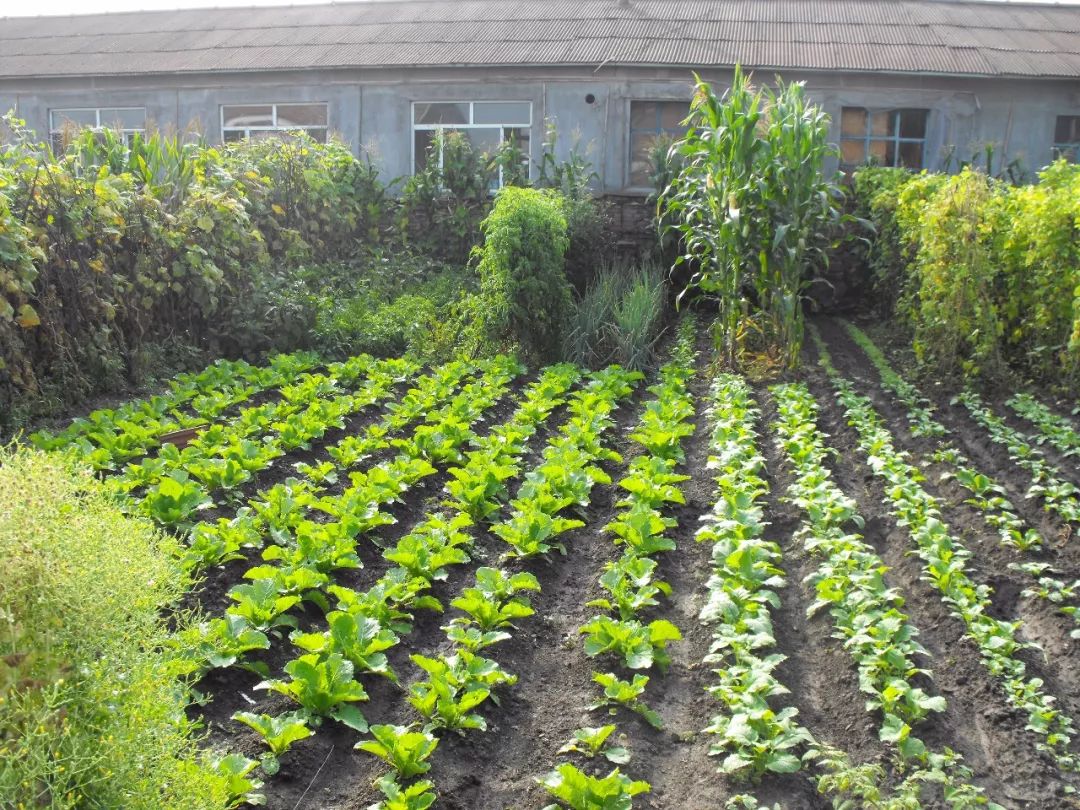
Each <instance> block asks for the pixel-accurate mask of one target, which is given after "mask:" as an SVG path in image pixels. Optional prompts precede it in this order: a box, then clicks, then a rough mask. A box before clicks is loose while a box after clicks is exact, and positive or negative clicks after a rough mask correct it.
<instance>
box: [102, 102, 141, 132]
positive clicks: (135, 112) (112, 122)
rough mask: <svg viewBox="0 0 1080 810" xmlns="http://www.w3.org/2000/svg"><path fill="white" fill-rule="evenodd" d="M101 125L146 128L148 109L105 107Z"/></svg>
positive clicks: (121, 127) (120, 127)
mask: <svg viewBox="0 0 1080 810" xmlns="http://www.w3.org/2000/svg"><path fill="white" fill-rule="evenodd" d="M101 125H102V126H103V127H117V128H119V129H144V128H145V127H146V110H145V109H143V108H142V107H139V108H137V109H127V110H124V109H110V108H105V109H103V110H102V111H101Z"/></svg>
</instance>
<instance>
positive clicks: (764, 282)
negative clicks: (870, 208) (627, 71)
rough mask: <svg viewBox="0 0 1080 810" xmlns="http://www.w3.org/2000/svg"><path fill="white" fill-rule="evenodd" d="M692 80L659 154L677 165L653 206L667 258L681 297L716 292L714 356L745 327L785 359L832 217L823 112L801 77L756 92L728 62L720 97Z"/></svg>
mask: <svg viewBox="0 0 1080 810" xmlns="http://www.w3.org/2000/svg"><path fill="white" fill-rule="evenodd" d="M695 78H696V77H695ZM696 81H697V84H696V89H695V95H694V100H693V101H692V103H691V105H690V114H689V116H688V117H687V119H686V123H687V124H688V125H689V131H688V132H687V134H686V135H685V136H684V137H683V138H682V139H680V140H678V141H676V142H675V143H674V144H673V145H672V147H671V150H670V153H669V154H672V155H673V156H676V157H675V160H677V162H678V163H679V165H680V171H679V173H678V174H677V175H676V176H675V177H674V179H672V180H671V182H670V184H669V185H668V186H667V188H665V189H664V190H663V191H662V192H661V194H660V200H659V205H658V209H659V212H660V215H661V221H662V223H663V227H664V229H665V232H666V234H667V235H669V236H674V237H676V238H677V239H678V240H679V245H680V251H681V252H680V255H679V257H678V258H677V259H676V265H683V264H685V265H687V266H688V267H690V268H691V270H692V271H693V275H692V277H691V281H690V284H689V286H688V287H687V288H686V289H685V290H683V292H682V293H681V296H685V295H687V294H688V293H690V292H691V291H692V290H695V289H696V290H700V291H701V292H702V293H704V294H705V295H707V296H710V297H711V298H713V299H715V301H716V302H717V306H718V310H719V311H718V315H719V317H718V320H717V330H718V335H717V339H718V346H717V348H718V349H719V350H720V352H721V354H722V357H723V358H724V360H725V361H727V362H729V363H733V362H735V361H736V360H737V359H738V358H739V357H740V356H741V354H742V353H743V351H744V350H745V349H746V348H748V343H749V337H750V336H751V335H752V334H753V333H755V332H756V333H757V334H760V335H762V336H763V337H764V339H765V344H766V345H765V347H764V348H766V349H767V350H769V351H770V352H772V353H775V355H776V356H777V357H778V359H779V361H780V362H781V363H783V364H784V365H786V366H788V367H793V366H795V365H796V364H797V363H798V358H799V353H800V349H801V346H802V323H803V319H802V295H803V292H804V291H805V289H806V286H807V285H808V284H809V271H810V268H811V265H812V264H813V262H814V261H815V260H816V259H817V258H818V256H817V254H818V253H819V252H820V250H821V249H822V248H823V247H824V244H825V241H824V240H825V239H826V238H827V236H826V234H827V233H828V230H829V226H830V225H831V224H832V223H833V222H834V221H836V220H837V219H838V218H839V203H838V198H839V190H838V189H839V187H838V186H837V185H836V184H835V183H833V182H830V181H828V180H827V179H826V177H825V173H824V162H825V160H826V158H827V157H828V156H829V155H831V154H832V153H833V149H832V147H830V146H829V145H828V131H829V119H828V116H827V115H826V114H825V113H824V112H823V111H822V110H821V109H820V108H818V107H816V106H815V105H813V104H811V103H809V102H808V100H807V98H806V94H805V89H804V86H803V85H802V84H800V83H793V84H784V83H783V82H779V81H778V87H777V89H776V90H775V91H773V90H769V89H763V90H755V89H754V88H753V87H751V85H750V81H749V78H748V77H747V76H746V74H744V73H743V71H742V69H741V68H739V67H738V66H737V67H736V69H735V76H734V79H733V81H732V84H731V87H730V88H729V89H728V90H727V91H726V92H725V93H724V95H723V97H722V98H721V97H717V95H716V94H715V93H714V92H713V89H712V87H711V86H710V85H709V84H708V83H706V82H704V81H702V80H701V79H700V78H696Z"/></svg>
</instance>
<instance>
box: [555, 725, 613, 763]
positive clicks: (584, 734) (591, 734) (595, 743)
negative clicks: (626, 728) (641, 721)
mask: <svg viewBox="0 0 1080 810" xmlns="http://www.w3.org/2000/svg"><path fill="white" fill-rule="evenodd" d="M614 733H615V726H614V725H613V724H612V725H606V726H600V727H598V728H592V727H589V726H586V727H585V728H579V729H577V730H576V731H575V732H574V736H573V738H572V739H571V740H570V742H568V743H567V744H566V745H564V746H563V747H562V748H560V749H559V753H560V754H569V753H578V754H582V755H584V756H586V757H588V758H589V759H593V758H594V757H596V756H598V755H601V754H602V755H603V756H604V759H606V760H608V761H609V762H613V763H615V764H616V765H625V764H626V763H627V762H629V761H630V752H629V751H627V750H626V749H625V748H623V747H622V746H617V745H608V744H607V741H608V738H609V737H611V735H612V734H614Z"/></svg>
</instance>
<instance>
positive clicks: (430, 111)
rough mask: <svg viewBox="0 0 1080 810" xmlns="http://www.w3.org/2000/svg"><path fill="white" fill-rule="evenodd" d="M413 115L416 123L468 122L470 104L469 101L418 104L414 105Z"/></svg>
mask: <svg viewBox="0 0 1080 810" xmlns="http://www.w3.org/2000/svg"><path fill="white" fill-rule="evenodd" d="M413 116H414V117H413V122H414V123H416V124H468V123H469V105H468V103H467V102H466V103H462V104H448V103H445V102H439V103H432V104H416V105H415V106H414V107H413Z"/></svg>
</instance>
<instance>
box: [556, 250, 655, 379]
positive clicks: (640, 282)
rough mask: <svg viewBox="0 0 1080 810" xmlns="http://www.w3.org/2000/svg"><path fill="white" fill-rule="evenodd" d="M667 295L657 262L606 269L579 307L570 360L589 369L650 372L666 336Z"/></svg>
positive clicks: (566, 347) (567, 351)
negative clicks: (614, 366)
mask: <svg viewBox="0 0 1080 810" xmlns="http://www.w3.org/2000/svg"><path fill="white" fill-rule="evenodd" d="M666 295H667V293H666V288H665V285H664V269H663V268H662V267H661V266H660V265H659V264H657V263H655V262H651V261H645V262H642V263H640V264H629V263H627V262H611V263H608V264H606V265H604V266H603V267H602V268H601V269H600V271H599V272H598V273H597V274H596V278H595V279H593V282H592V284H590V285H589V286H588V287H587V288H586V290H585V292H584V294H582V295H581V296H580V297H579V298H578V299H577V301H575V304H574V308H573V310H572V312H571V316H570V323H569V328H568V330H567V333H566V338H565V340H564V344H563V354H564V356H565V357H566V359H567V360H571V361H573V362H575V363H577V364H579V365H583V366H587V367H589V368H600V367H602V366H605V365H608V364H609V363H619V364H621V365H623V366H624V367H626V368H631V369H636V370H640V369H644V368H648V367H649V366H651V365H652V364H653V361H654V360H655V350H656V343H657V341H658V340H659V339H660V335H661V334H662V329H663V325H664V304H665V299H666Z"/></svg>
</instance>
